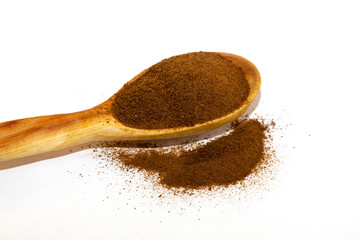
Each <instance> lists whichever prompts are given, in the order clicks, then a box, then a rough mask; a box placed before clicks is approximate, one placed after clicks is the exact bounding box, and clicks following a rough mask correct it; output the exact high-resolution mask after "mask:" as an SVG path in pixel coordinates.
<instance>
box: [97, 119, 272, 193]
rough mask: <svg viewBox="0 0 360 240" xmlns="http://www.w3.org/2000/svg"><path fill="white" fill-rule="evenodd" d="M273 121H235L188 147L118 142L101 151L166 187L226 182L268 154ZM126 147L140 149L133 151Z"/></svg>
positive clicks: (237, 179) (238, 177) (239, 177)
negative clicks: (227, 131) (223, 131)
mask: <svg viewBox="0 0 360 240" xmlns="http://www.w3.org/2000/svg"><path fill="white" fill-rule="evenodd" d="M273 125H274V123H272V124H270V125H269V124H265V123H263V122H262V121H261V120H257V119H248V120H244V121H242V122H235V123H233V125H232V132H230V134H228V135H225V136H222V137H220V138H217V139H214V140H212V141H210V142H208V143H207V144H206V145H200V146H198V147H197V148H195V149H192V150H189V151H188V150H186V149H184V148H182V147H181V146H180V147H179V148H173V149H170V150H168V149H166V148H156V145H146V144H145V145H144V144H138V143H134V142H120V143H117V144H113V145H112V146H111V147H109V148H107V149H103V151H102V153H101V154H102V155H103V156H104V157H105V159H106V160H108V161H111V162H113V163H119V166H121V167H123V168H125V169H138V170H144V171H147V172H148V173H149V174H150V175H152V174H155V175H157V174H158V175H159V178H160V183H161V184H162V185H164V186H165V187H168V188H173V187H174V188H181V187H183V188H185V189H198V188H204V187H212V186H227V185H229V184H235V183H237V182H240V181H242V180H244V179H245V178H246V177H247V176H248V175H250V174H251V173H254V172H256V171H257V170H258V169H259V168H258V167H259V166H261V165H262V164H264V163H266V162H267V161H268V160H269V158H271V157H272V156H271V151H270V148H269V146H268V144H269V140H271V137H270V136H269V133H270V130H271V127H272V126H273ZM115 147H127V148H126V149H125V150H124V149H123V148H115ZM129 147H130V148H131V147H140V148H142V149H141V150H140V151H138V152H137V153H134V152H132V151H130V150H129ZM154 149H156V150H154Z"/></svg>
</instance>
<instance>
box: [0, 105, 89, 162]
mask: <svg viewBox="0 0 360 240" xmlns="http://www.w3.org/2000/svg"><path fill="white" fill-rule="evenodd" d="M94 121H96V112H95V111H92V110H91V109H90V110H86V111H82V112H76V113H70V114H57V115H51V116H42V117H33V118H25V119H19V120H13V121H9V122H4V123H0V161H1V160H9V159H15V158H20V157H26V156H30V155H34V154H39V153H44V152H49V151H54V150H59V149H63V148H66V147H71V146H74V145H77V144H81V143H85V142H88V141H92V140H96V135H94V134H93V133H94V132H95V131H96V129H94V127H96V124H93V123H94Z"/></svg>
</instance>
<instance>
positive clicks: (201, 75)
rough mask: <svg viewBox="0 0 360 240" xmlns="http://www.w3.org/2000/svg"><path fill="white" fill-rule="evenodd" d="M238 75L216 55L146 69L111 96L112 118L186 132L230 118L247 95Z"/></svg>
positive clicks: (182, 57) (179, 58) (181, 58)
mask: <svg viewBox="0 0 360 240" xmlns="http://www.w3.org/2000/svg"><path fill="white" fill-rule="evenodd" d="M249 91H250V87H249V83H248V82H247V80H246V79H245V77H244V74H243V72H242V70H241V69H240V68H239V67H237V66H236V65H235V64H233V63H232V62H231V61H230V60H227V59H225V58H223V57H222V56H221V55H219V54H216V53H209V52H195V53H188V54H183V55H179V56H174V57H171V58H168V59H165V60H163V61H161V62H159V63H157V64H155V65H153V66H152V67H150V68H149V69H148V70H147V71H146V72H145V73H144V74H143V75H141V76H140V77H139V78H138V79H136V80H135V81H132V82H130V83H127V84H125V85H124V86H123V88H121V89H120V91H119V92H118V93H117V94H116V96H115V102H114V104H113V115H114V116H115V118H117V119H118V120H119V121H120V122H121V123H122V124H124V125H126V126H129V127H133V128H139V129H164V128H176V127H189V126H194V125H195V124H197V123H204V122H207V121H210V120H214V119H216V118H219V117H222V116H224V115H226V114H229V113H231V112H232V111H234V110H235V109H237V108H238V107H240V106H241V104H242V103H243V102H244V101H245V100H246V99H247V97H248V95H249Z"/></svg>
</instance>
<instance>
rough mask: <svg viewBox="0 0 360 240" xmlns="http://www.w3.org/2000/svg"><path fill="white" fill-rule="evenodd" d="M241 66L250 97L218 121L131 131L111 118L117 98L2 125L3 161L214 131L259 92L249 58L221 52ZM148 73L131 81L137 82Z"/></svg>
mask: <svg viewBox="0 0 360 240" xmlns="http://www.w3.org/2000/svg"><path fill="white" fill-rule="evenodd" d="M219 54H221V55H222V56H223V57H225V58H227V59H229V60H231V61H232V62H233V63H234V64H235V65H237V66H239V67H240V68H241V69H242V70H243V72H244V74H245V77H246V79H247V80H248V82H249V85H250V94H249V96H248V98H247V100H246V101H245V102H244V103H243V105H242V106H241V107H239V108H238V109H236V110H235V111H233V112H231V113H229V114H227V115H225V116H223V117H220V118H217V119H215V120H212V121H209V122H206V123H201V124H196V125H195V126H193V127H179V128H169V129H158V130H146V129H136V128H130V127H127V126H124V125H122V124H121V123H120V122H119V121H118V120H116V119H115V118H114V116H113V115H112V104H113V102H114V99H115V95H113V96H112V97H111V98H109V99H108V100H107V101H106V102H104V103H102V104H100V105H98V106H95V107H93V108H91V109H88V110H85V111H81V112H75V113H69V114H57V115H51V116H42V117H33V118H25V119H20V120H13V121H9V122H4V123H0V160H10V159H15V158H20V157H26V156H31V155H34V154H39V153H44V152H49V151H54V150H60V149H64V148H68V147H72V146H75V145H78V144H83V143H86V142H90V141H112V140H140V139H144V140H145V139H167V138H176V137H183V136H188V135H193V134H197V133H200V132H203V131H207V130H211V129H215V128H217V127H220V126H222V125H224V124H227V123H229V122H232V121H234V120H235V119H237V118H239V117H240V116H241V115H242V114H243V113H245V111H246V110H247V109H248V107H249V106H250V104H251V102H252V101H253V100H254V98H255V97H256V95H257V93H258V91H259V89H260V83H261V79H260V74H259V72H258V70H257V68H256V67H255V65H254V64H252V63H251V62H250V61H248V60H247V59H245V58H243V57H240V56H237V55H234V54H228V53H219ZM146 71H147V70H144V71H142V72H141V73H140V74H138V75H137V76H135V77H134V78H133V79H132V80H131V81H135V80H136V79H137V78H139V77H140V76H141V75H142V74H144V73H145V72H146Z"/></svg>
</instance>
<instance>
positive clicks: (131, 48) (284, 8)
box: [0, 0, 360, 240]
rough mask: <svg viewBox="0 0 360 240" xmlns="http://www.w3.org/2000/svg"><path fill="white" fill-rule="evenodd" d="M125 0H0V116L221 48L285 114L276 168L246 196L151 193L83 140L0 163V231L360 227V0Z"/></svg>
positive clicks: (35, 235)
mask: <svg viewBox="0 0 360 240" xmlns="http://www.w3.org/2000/svg"><path fill="white" fill-rule="evenodd" d="M124 2H125V1H124ZM124 2H120V1H77V0H75V1H74V0H72V1H1V2H0V83H1V85H0V106H1V108H0V122H4V121H9V120H13V119H18V118H25V117H31V116H40V115H48V114H55V113H67V112H73V111H78V110H83V109H87V108H90V107H92V106H95V105H97V104H99V103H101V102H103V101H105V100H106V99H107V98H108V97H110V96H111V95H112V94H113V93H115V92H116V91H117V90H118V89H119V88H120V87H121V86H122V85H123V84H124V83H125V82H127V81H128V80H130V79H131V78H132V77H133V76H135V75H136V74H137V73H139V72H140V71H142V70H143V69H145V68H147V67H149V66H151V65H153V64H155V63H156V62H158V61H160V60H162V59H164V58H167V57H170V56H173V55H177V54H182V53H187V52H192V51H219V52H229V53H234V54H238V55H241V56H244V57H246V58H248V59H250V60H251V61H252V62H253V63H254V64H255V65H256V66H257V67H258V69H259V71H260V73H261V75H262V80H263V83H262V88H261V97H260V99H259V105H258V106H257V108H256V109H255V111H254V113H258V114H260V115H266V116H268V117H272V118H274V119H275V120H276V121H277V122H278V123H279V124H280V125H287V124H289V126H287V127H286V129H285V130H283V133H281V134H283V136H284V137H283V138H281V139H282V140H281V139H280V137H279V136H278V138H279V139H280V140H281V141H280V140H279V142H278V144H279V145H281V146H279V147H278V150H279V152H280V155H281V159H282V161H283V166H282V168H281V170H280V171H279V174H278V177H277V178H276V180H275V181H274V184H273V186H271V187H269V189H268V191H262V192H261V193H257V196H256V197H254V198H253V199H254V200H251V198H250V200H241V198H242V196H243V195H244V193H242V192H241V191H240V192H238V191H235V190H234V191H235V193H230V194H229V196H227V197H219V196H217V195H216V194H215V195H214V196H200V197H199V196H198V197H194V198H193V199H192V198H185V199H181V198H174V199H172V198H171V196H170V195H169V196H166V197H165V198H164V199H163V200H159V199H158V198H155V199H151V198H149V196H150V195H151V194H152V191H154V192H156V191H158V190H153V189H152V185H151V184H148V185H146V184H147V183H141V184H142V185H141V186H142V188H141V190H139V191H137V190H134V188H136V185H137V184H140V182H141V180H139V183H136V182H135V183H128V182H127V181H126V179H127V178H128V176H126V175H122V173H119V172H117V171H116V170H114V171H110V170H109V169H106V168H105V169H103V171H104V172H103V173H101V174H99V173H97V172H98V171H99V166H98V160H96V159H93V157H92V156H91V154H90V152H91V150H85V151H78V152H76V153H73V154H68V155H64V156H58V157H53V158H49V159H44V160H42V161H35V162H32V163H29V164H24V165H21V164H18V165H20V166H17V167H10V168H9V164H4V163H0V169H2V170H0V239H3V240H10V239H359V238H360V228H359V226H360V207H359V202H360V194H359V183H360V174H359V171H360V170H359V169H360V157H359V153H358V149H359V146H358V145H359V134H360V131H359V126H358V116H359V114H358V113H359V110H358V109H359V107H358V106H357V105H358V104H359V103H360V101H359V97H358V96H359V91H358V86H359V84H358V82H359V81H360V74H359V65H360V57H359V56H360V47H359V43H360V33H359V23H360V15H359V6H358V4H357V1H346V0H344V1H247V2H243V1H221V2H220V1H181V2H180V1H179V2H177V3H174V1H163V2H160V1H131V3H124ZM127 2H130V1H127ZM0 134H1V130H0ZM30 162H31V161H30ZM15 165H16V164H15ZM80 174H82V176H80ZM125 182H127V183H126V184H125ZM159 191H160V190H159ZM120 193H122V194H120ZM156 194H157V193H156ZM238 198H240V200H239V201H237V199H238ZM247 199H249V198H247ZM135 208H136V209H135Z"/></svg>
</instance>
